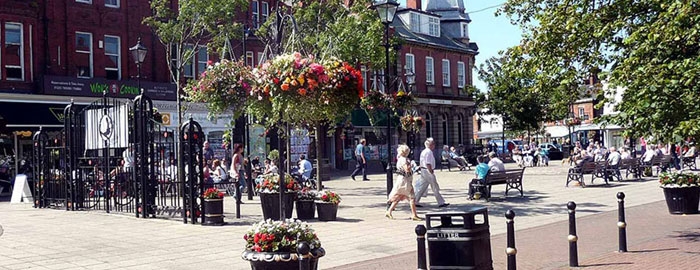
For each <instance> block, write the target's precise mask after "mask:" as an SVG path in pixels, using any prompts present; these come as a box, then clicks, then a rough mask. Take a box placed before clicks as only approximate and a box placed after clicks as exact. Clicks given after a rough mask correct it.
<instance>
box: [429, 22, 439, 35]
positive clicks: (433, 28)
mask: <svg viewBox="0 0 700 270" xmlns="http://www.w3.org/2000/svg"><path fill="white" fill-rule="evenodd" d="M428 27H429V29H428V34H429V35H431V36H434V37H439V36H440V20H439V19H438V18H433V17H428Z"/></svg>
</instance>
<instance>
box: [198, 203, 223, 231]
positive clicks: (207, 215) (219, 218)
mask: <svg viewBox="0 0 700 270" xmlns="http://www.w3.org/2000/svg"><path fill="white" fill-rule="evenodd" d="M202 225H205V226H206V225H208V226H221V225H224V199H204V220H203V221H202Z"/></svg>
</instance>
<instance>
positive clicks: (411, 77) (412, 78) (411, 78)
mask: <svg viewBox="0 0 700 270" xmlns="http://www.w3.org/2000/svg"><path fill="white" fill-rule="evenodd" d="M403 70H404V72H403V74H404V76H405V77H406V84H407V85H408V92H409V93H410V92H412V91H413V86H414V85H415V84H416V73H415V72H413V70H412V69H411V68H410V67H409V66H408V64H406V65H405V66H404V68H403ZM414 112H415V111H414ZM412 116H415V114H413V113H412ZM409 135H410V138H411V139H410V140H408V138H406V141H407V142H406V143H409V141H410V144H409V145H410V147H411V149H415V146H416V145H415V144H416V133H415V132H413V131H410V132H409Z"/></svg>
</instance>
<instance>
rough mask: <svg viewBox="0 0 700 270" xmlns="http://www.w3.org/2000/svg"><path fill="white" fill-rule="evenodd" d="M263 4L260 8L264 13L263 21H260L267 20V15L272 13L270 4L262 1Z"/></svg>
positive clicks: (263, 21)
mask: <svg viewBox="0 0 700 270" xmlns="http://www.w3.org/2000/svg"><path fill="white" fill-rule="evenodd" d="M261 4H262V6H261V9H260V13H261V14H262V21H260V22H261V23H265V22H266V21H267V17H268V16H269V15H270V6H269V4H268V3H267V2H262V3H261Z"/></svg>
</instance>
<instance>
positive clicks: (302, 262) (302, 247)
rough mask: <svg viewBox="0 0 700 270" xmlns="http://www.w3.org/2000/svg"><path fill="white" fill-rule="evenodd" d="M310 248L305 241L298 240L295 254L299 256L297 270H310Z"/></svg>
mask: <svg viewBox="0 0 700 270" xmlns="http://www.w3.org/2000/svg"><path fill="white" fill-rule="evenodd" d="M309 251H311V248H310V247H309V244H307V243H306V242H299V244H298V245H297V255H298V256H299V270H311V254H309Z"/></svg>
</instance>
